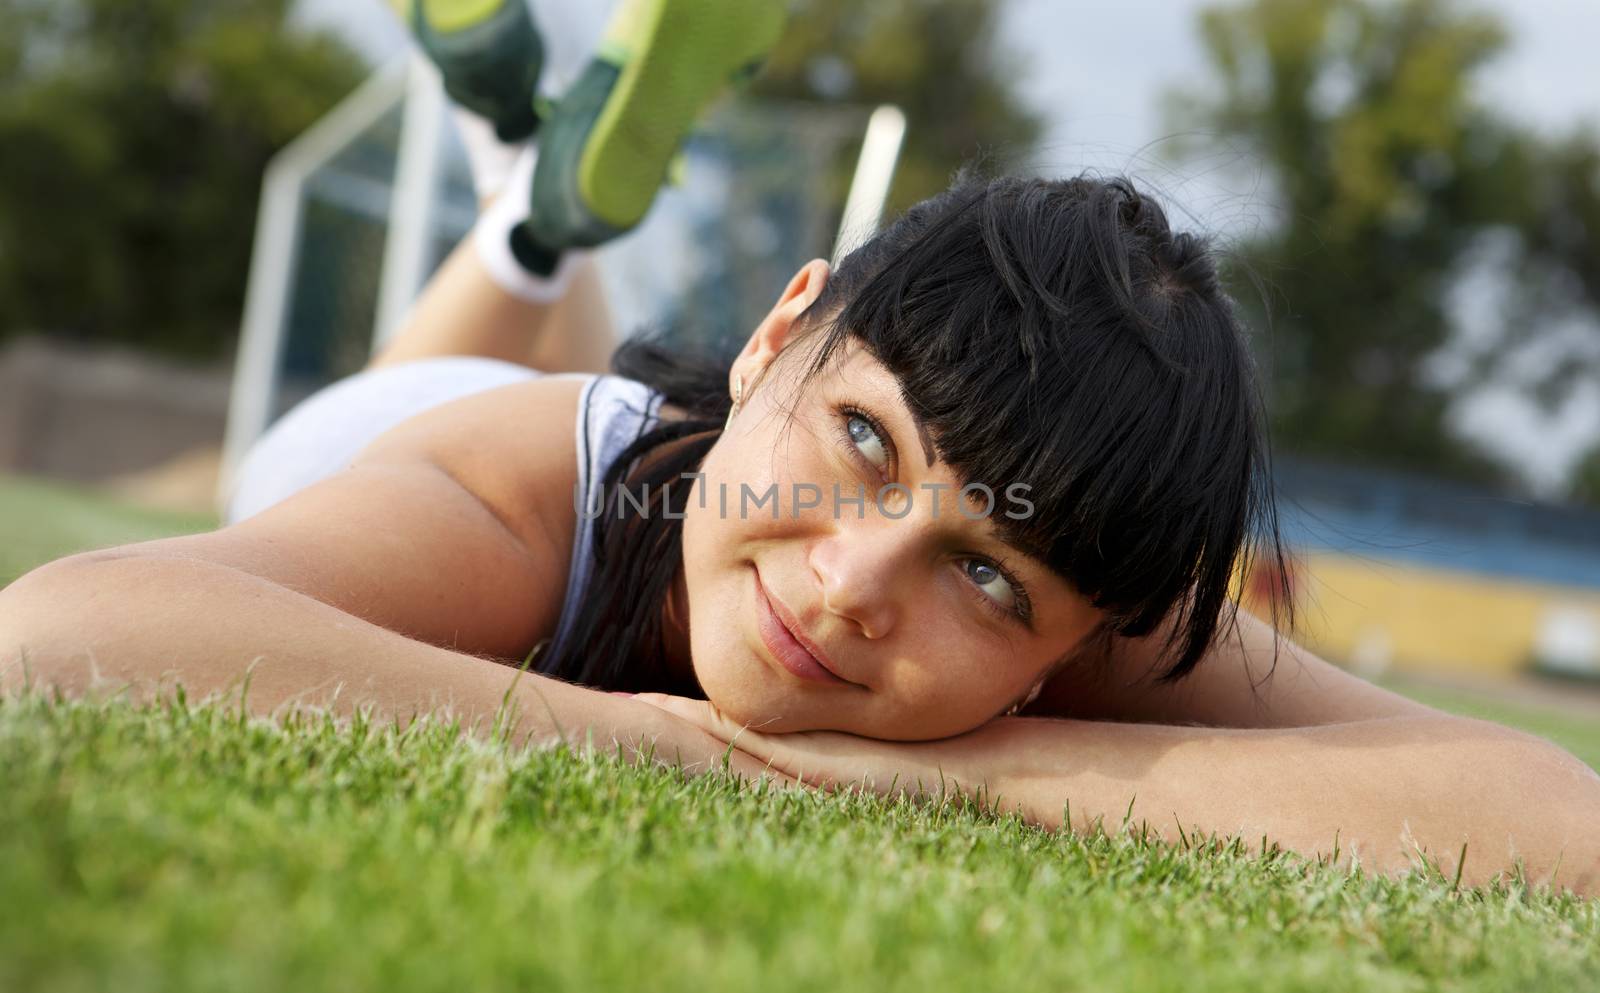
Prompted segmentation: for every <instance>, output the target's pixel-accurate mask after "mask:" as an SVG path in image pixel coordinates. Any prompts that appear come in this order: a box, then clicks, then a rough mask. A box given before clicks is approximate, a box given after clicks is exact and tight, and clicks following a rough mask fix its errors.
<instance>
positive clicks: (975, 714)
mask: <svg viewBox="0 0 1600 993" xmlns="http://www.w3.org/2000/svg"><path fill="white" fill-rule="evenodd" d="M826 276H827V268H826V266H825V265H824V264H823V263H820V262H815V263H812V264H811V265H810V266H808V267H807V268H806V269H805V270H802V271H801V273H800V274H799V275H798V276H796V277H795V281H794V282H792V283H791V284H790V287H789V289H788V290H786V291H785V296H784V298H783V299H781V300H780V301H779V304H778V306H777V307H776V308H775V309H774V310H773V313H772V314H771V315H769V316H768V318H767V320H766V321H764V322H763V323H762V325H761V327H760V328H758V329H757V330H756V332H755V334H754V335H752V337H751V340H750V343H749V344H747V345H746V347H745V350H744V352H742V353H741V355H740V357H739V359H738V361H737V363H736V364H735V366H734V370H733V372H734V374H736V375H740V376H741V377H742V380H743V384H744V391H743V392H744V397H743V405H742V407H741V409H740V411H739V413H738V415H737V416H736V417H735V418H734V420H733V423H732V425H731V426H730V427H729V428H728V430H727V431H726V432H724V434H723V436H722V437H721V439H719V440H718V442H717V444H716V445H715V446H714V447H713V448H712V450H711V452H710V453H709V454H708V455H707V456H706V458H705V461H704V463H703V464H702V472H703V473H704V476H703V478H702V479H701V480H699V481H697V483H696V487H697V490H696V492H695V493H694V494H693V495H692V496H691V498H690V500H689V503H688V508H687V510H686V511H685V518H684V525H683V565H684V568H683V582H684V585H685V588H686V593H687V601H688V615H689V649H690V654H691V657H692V659H693V665H694V673H695V677H696V679H697V680H698V681H699V683H700V686H701V688H702V689H704V690H705V692H706V695H707V696H708V698H709V699H710V700H711V701H712V702H713V703H714V704H716V705H717V707H718V708H719V709H721V710H722V711H723V712H724V713H725V714H727V715H728V716H729V717H731V718H733V719H735V720H738V721H741V722H745V723H748V724H750V725H751V726H753V727H757V728H759V729H761V730H763V731H768V732H790V731H805V730H817V729H828V730H839V731H848V732H852V733H855V734H861V735H866V736H870V737H876V738H887V739H897V740H919V739H928V738H939V737H944V736H947V735H951V734H958V733H961V732H963V731H968V730H971V729H972V728H975V727H977V726H979V725H981V724H983V723H984V722H986V721H988V720H989V719H991V718H993V717H994V716H996V715H997V714H999V713H1000V712H1002V711H1003V710H1005V709H1006V707H1007V706H1009V705H1010V704H1011V703H1013V702H1015V701H1017V700H1018V699H1019V698H1020V697H1021V696H1023V695H1024V694H1025V693H1027V691H1028V690H1029V688H1030V687H1031V686H1032V685H1034V684H1035V683H1036V682H1037V681H1038V680H1040V679H1041V678H1042V677H1043V676H1044V675H1045V674H1046V673H1047V671H1048V669H1049V667H1050V666H1051V663H1053V662H1054V661H1056V660H1057V659H1059V658H1061V657H1062V656H1063V655H1064V654H1065V653H1067V652H1068V651H1069V650H1071V649H1072V648H1073V646H1075V645H1076V644H1077V643H1078V642H1079V640H1080V639H1081V638H1082V637H1083V636H1084V635H1085V634H1087V633H1088V632H1089V631H1090V630H1091V629H1092V628H1093V627H1094V626H1095V624H1096V623H1097V622H1098V621H1099V619H1100V612H1099V611H1097V610H1095V609H1094V608H1092V607H1091V606H1090V605H1089V604H1088V603H1087V601H1086V600H1085V599H1084V598H1083V597H1082V596H1081V595H1079V594H1077V593H1076V592H1075V591H1074V590H1073V589H1072V588H1071V587H1070V586H1069V585H1068V584H1067V583H1066V582H1065V581H1064V580H1062V579H1061V578H1059V577H1058V576H1056V575H1055V574H1053V573H1052V572H1050V571H1049V570H1048V569H1047V568H1046V567H1045V566H1044V564H1043V563H1042V562H1039V561H1036V560H1034V559H1032V558H1031V557H1029V556H1027V555H1025V554H1024V553H1023V552H1021V551H1020V550H1018V549H1016V548H1013V547H1010V546H1008V545H1006V544H1005V543H1004V542H1003V541H1002V540H1001V539H1000V537H999V532H998V529H997V528H996V526H995V520H996V519H998V518H999V516H1000V515H1001V514H1002V513H1005V512H1007V511H1010V512H1012V513H1014V514H1015V513H1025V512H1026V511H1027V506H1028V505H1027V504H1025V503H1022V502H1019V501H1016V500H1013V499H1010V498H1008V496H1007V495H1006V494H1005V493H1003V492H997V493H996V494H995V501H994V504H993V506H992V508H991V509H990V510H989V511H988V513H987V515H986V514H985V513H984V504H985V502H986V501H985V500H984V499H983V498H982V497H981V496H978V495H974V498H973V501H972V502H968V503H966V504H964V505H963V506H961V507H958V506H957V500H958V499H959V498H958V496H957V491H958V490H959V488H960V480H959V479H958V478H957V477H956V475H955V474H954V473H953V472H952V471H951V469H950V467H949V466H947V465H945V464H944V463H943V462H942V461H937V460H934V459H933V456H932V451H933V448H932V444H931V439H929V438H928V437H926V435H925V433H924V432H922V431H920V430H919V426H918V424H917V423H916V421H915V420H914V419H913V418H912V416H911V412H910V411H909V410H908V408H907V407H906V405H905V403H904V401H903V400H902V399H901V398H900V393H899V386H898V383H897V381H896V380H895V378H894V376H893V375H892V374H891V373H890V372H889V371H888V370H887V369H886V368H884V367H883V365H882V364H881V363H879V362H878V361H877V360H876V359H874V358H873V357H872V356H871V354H870V353H868V352H867V351H866V350H865V349H864V348H862V347H861V346H860V345H859V344H858V343H856V342H854V341H852V342H851V343H850V345H849V346H848V347H847V348H846V349H845V350H844V351H843V352H842V353H836V354H835V356H834V357H833V359H832V363H831V365H830V367H829V368H828V369H827V370H826V371H825V372H823V373H821V374H819V375H818V376H816V377H814V378H813V379H812V380H811V382H810V383H809V384H808V385H807V387H806V389H805V390H804V392H803V393H799V394H798V395H797V394H796V384H797V383H798V381H799V376H800V373H801V371H802V370H803V368H804V366H805V364H806V360H807V359H809V357H810V352H811V349H812V348H813V347H814V345H815V342H816V338H815V337H814V336H813V338H812V339H809V340H801V341H798V342H795V341H794V340H793V338H792V337H791V335H790V332H791V331H793V330H794V329H795V319H796V318H797V317H798V316H799V313H800V312H802V311H803V310H804V309H805V306H807V305H808V304H809V303H810V300H811V299H814V298H815V296H816V293H817V292H818V291H820V288H821V282H822V281H823V280H825V279H826ZM791 342H793V344H794V347H792V348H787V349H786V347H785V346H786V345H788V344H790V343H791ZM802 352H804V354H800V353H802ZM774 359H776V361H774ZM758 376H759V377H761V379H760V382H759V383H758V384H757V385H755V387H754V388H752V387H751V384H752V382H753V381H755V380H756V379H757V377H758ZM791 405H792V407H791ZM791 412H792V415H793V417H792V420H791V419H790V418H789V414H790V413H791ZM891 483H893V484H900V486H899V487H896V488H895V489H892V490H888V491H882V490H881V488H882V487H884V486H886V485H888V484H891ZM941 486H942V487H943V488H942V489H940V488H939V487H941ZM901 487H903V489H902V488H901ZM836 491H837V492H838V494H839V496H840V497H841V499H839V500H838V501H836V500H835V497H834V494H835V492H836ZM880 492H883V496H882V497H881V498H880V497H879V495H878V494H879V493H880ZM863 494H864V497H865V498H864V500H862V501H860V502H857V501H856V500H855V498H857V497H858V496H862V495H863ZM1017 495H1019V496H1020V497H1021V498H1022V499H1023V500H1025V499H1026V494H1025V493H1019V494H1017ZM963 511H964V512H963ZM819 656H820V660H821V661H822V662H823V663H824V668H825V669H827V670H831V671H832V674H831V675H830V674H829V673H828V672H826V671H822V670H819V668H818V666H817V665H816V662H814V661H813V659H816V658H818V657H819Z"/></svg>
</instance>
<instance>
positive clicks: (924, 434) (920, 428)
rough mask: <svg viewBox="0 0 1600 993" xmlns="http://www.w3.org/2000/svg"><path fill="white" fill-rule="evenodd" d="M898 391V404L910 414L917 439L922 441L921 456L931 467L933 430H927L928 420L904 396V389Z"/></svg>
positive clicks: (930, 467)
mask: <svg viewBox="0 0 1600 993" xmlns="http://www.w3.org/2000/svg"><path fill="white" fill-rule="evenodd" d="M898 392H899V394H900V406H902V407H904V408H905V409H906V413H908V414H910V415H911V423H912V424H915V425H916V427H917V440H918V441H920V442H922V457H923V458H924V459H926V460H927V462H928V468H929V469H932V468H933V432H931V431H929V430H928V422H927V421H925V420H923V419H922V415H921V414H919V413H917V408H916V405H915V404H913V403H912V402H911V401H910V399H908V398H907V397H906V394H905V391H904V390H899V391H898Z"/></svg>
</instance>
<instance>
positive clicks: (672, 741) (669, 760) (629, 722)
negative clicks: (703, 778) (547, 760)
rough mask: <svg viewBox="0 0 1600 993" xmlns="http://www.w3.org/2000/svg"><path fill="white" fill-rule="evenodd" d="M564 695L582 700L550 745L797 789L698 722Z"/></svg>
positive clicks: (615, 699)
mask: <svg viewBox="0 0 1600 993" xmlns="http://www.w3.org/2000/svg"><path fill="white" fill-rule="evenodd" d="M562 689H563V690H564V691H565V692H567V693H573V694H575V695H576V698H575V699H574V700H570V701H568V702H567V704H566V705H565V706H564V707H563V710H564V711H565V713H564V714H563V720H562V721H561V722H560V725H561V731H560V732H558V733H557V735H555V736H553V737H551V738H550V739H549V740H550V741H551V743H553V742H554V741H556V740H560V741H564V742H566V743H567V745H568V746H569V747H572V748H573V749H575V750H581V749H584V748H585V747H592V748H594V749H596V750H600V751H605V752H608V753H611V754H616V753H617V751H618V749H619V747H620V749H621V754H622V757H623V758H625V759H628V760H629V761H633V762H637V761H641V760H652V761H654V762H656V763H657V764H659V765H664V766H671V767H681V768H682V769H683V771H684V772H686V773H688V774H690V775H695V776H698V775H704V774H705V773H708V772H715V771H717V770H720V769H724V768H726V770H727V771H728V772H729V773H731V774H733V775H735V776H737V777H739V778H740V779H744V780H748V781H750V782H755V781H757V780H759V779H761V778H762V777H765V778H766V780H767V781H768V783H769V784H771V785H772V786H774V787H775V788H778V789H797V788H799V787H800V784H799V783H798V782H796V781H795V780H794V779H793V778H792V777H790V776H787V775H785V774H783V773H782V772H779V771H778V770H776V769H773V768H770V767H769V766H768V765H767V763H766V762H764V761H761V760H758V759H756V758H755V757H753V756H751V755H749V754H748V753H746V752H744V751H742V750H740V749H739V748H738V747H737V746H733V745H730V744H729V743H728V742H726V741H723V740H722V739H720V738H717V737H716V736H715V735H712V734H710V733H708V732H707V731H705V730H704V729H702V728H700V727H698V726H696V725H695V724H694V723H693V722H692V721H687V720H684V719H683V718H681V717H679V716H677V715H674V714H672V713H670V712H666V711H664V710H663V709H661V708H659V707H651V706H645V705H643V704H642V703H637V702H635V701H637V700H638V699H639V698H638V697H633V698H631V699H629V698H624V697H621V696H617V695H614V694H608V693H604V692H601V691H599V690H591V689H587V688H583V687H577V686H568V685H565V684H563V687H562Z"/></svg>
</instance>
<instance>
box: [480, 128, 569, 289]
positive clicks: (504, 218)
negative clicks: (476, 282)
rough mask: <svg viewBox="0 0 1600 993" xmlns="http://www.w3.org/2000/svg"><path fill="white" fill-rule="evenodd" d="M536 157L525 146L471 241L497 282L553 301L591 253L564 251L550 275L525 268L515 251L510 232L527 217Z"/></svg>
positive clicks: (492, 277) (505, 287) (485, 266)
mask: <svg viewBox="0 0 1600 993" xmlns="http://www.w3.org/2000/svg"><path fill="white" fill-rule="evenodd" d="M537 160H538V155H537V153H536V152H535V151H534V149H533V147H532V146H524V147H523V148H522V151H521V153H520V154H519V155H518V156H517V158H516V161H514V162H513V163H512V165H511V168H510V170H509V171H508V172H507V174H506V176H505V181H504V183H503V185H502V188H501V193H500V195H499V197H497V198H496V199H495V201H494V202H493V203H491V204H490V205H489V206H488V207H487V208H486V209H485V210H484V211H483V213H481V214H479V215H478V222H477V223H476V224H475V225H473V228H472V244H473V247H474V248H475V249H476V250H477V252H478V258H479V259H481V260H482V262H483V265H484V268H485V269H487V270H488V272H489V278H491V279H493V280H494V282H495V285H497V286H499V287H500V288H501V289H503V290H505V291H506V292H507V293H509V294H511V295H512V296H514V297H517V298H518V299H521V300H526V301H528V302H529V303H552V302H554V301H556V300H559V299H561V297H562V296H564V295H565V294H566V292H567V287H568V286H569V285H570V284H571V282H572V274H573V273H574V272H576V271H577V268H578V265H579V264H580V263H581V262H582V261H583V260H584V259H585V258H587V257H588V255H589V254H590V253H589V251H588V250H586V249H567V250H566V251H564V252H562V253H561V257H560V260H559V261H558V262H557V263H556V270H555V272H553V273H551V274H550V275H548V276H540V275H538V274H537V273H532V272H529V271H528V270H527V269H524V268H523V267H522V263H520V262H518V261H517V257H516V256H515V255H513V254H512V252H511V231H512V229H513V228H515V227H516V226H517V225H518V224H521V223H522V222H523V221H525V220H527V218H528V210H529V200H530V199H531V198H532V194H533V166H534V163H535V162H536V161H537Z"/></svg>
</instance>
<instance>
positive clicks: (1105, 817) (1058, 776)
mask: <svg viewBox="0 0 1600 993" xmlns="http://www.w3.org/2000/svg"><path fill="white" fill-rule="evenodd" d="M641 699H642V700H643V701H644V702H647V703H651V704H653V705H656V706H660V707H662V708H663V709H665V710H667V711H668V712H670V713H673V714H676V715H677V716H680V717H683V718H684V719H686V720H690V721H693V722H694V723H696V724H697V725H699V726H700V727H702V728H705V729H706V730H707V731H710V732H711V733H712V734H714V735H716V736H717V737H719V738H721V739H722V740H724V741H730V742H733V743H735V744H737V746H738V747H739V749H740V750H741V751H744V752H747V753H749V754H751V755H753V756H754V757H756V758H758V759H761V760H765V761H769V762H771V763H772V765H773V767H774V768H775V769H777V770H779V771H781V772H783V773H785V774H787V775H789V776H793V777H795V778H798V779H802V780H804V781H806V782H808V783H813V784H817V785H830V784H849V783H855V782H863V781H864V782H865V783H866V784H867V785H868V786H869V787H871V788H875V789H877V790H879V791H887V790H889V789H890V788H891V786H893V788H894V789H896V790H903V789H905V788H906V787H907V786H908V785H909V786H911V787H915V786H916V785H917V784H918V783H919V782H920V783H921V784H923V785H924V786H925V787H928V788H930V789H931V788H936V786H934V784H941V783H944V784H948V783H950V782H954V783H957V784H959V785H960V786H962V787H963V788H965V789H968V790H973V789H977V788H980V787H981V788H984V789H986V790H987V793H988V795H989V797H991V798H992V799H995V800H996V801H997V802H998V804H999V806H1000V807H1001V808H1002V809H1003V810H1012V811H1016V812H1018V813H1020V814H1021V815H1022V816H1023V817H1025V818H1026V819H1027V820H1029V821H1031V822H1033V823H1035V824H1039V825H1041V826H1044V827H1049V828H1058V827H1061V826H1063V825H1064V824H1066V820H1067V814H1068V811H1069V810H1070V816H1071V826H1072V827H1073V828H1075V829H1078V830H1086V829H1092V827H1093V826H1094V825H1095V824H1096V823H1099V824H1101V825H1103V826H1104V827H1105V828H1106V830H1108V831H1110V832H1113V833H1114V832H1116V831H1117V830H1119V829H1120V828H1121V827H1122V826H1123V823H1124V818H1126V817H1131V824H1130V825H1129V826H1130V827H1132V828H1134V829H1135V830H1137V829H1138V827H1139V825H1140V824H1141V823H1142V824H1146V825H1148V828H1149V830H1150V831H1151V833H1152V834H1154V835H1156V836H1158V837H1161V838H1164V839H1166V840H1168V841H1172V842H1180V843H1181V842H1183V841H1185V840H1187V841H1190V842H1192V841H1194V840H1195V838H1196V836H1197V834H1198V835H1200V836H1208V837H1209V836H1212V835H1221V836H1223V837H1229V836H1237V837H1239V838H1241V839H1243V841H1244V842H1245V843H1246V844H1247V845H1249V846H1251V847H1252V848H1254V847H1256V846H1258V845H1259V844H1260V843H1261V841H1262V839H1263V838H1265V839H1266V840H1267V841H1269V842H1271V843H1275V844H1277V845H1281V846H1282V847H1284V848H1286V849H1289V850H1291V851H1295V852H1299V853H1301V854H1303V855H1306V856H1311V857H1317V856H1333V855H1334V854H1335V853H1337V855H1338V860H1339V861H1341V862H1344V863H1349V862H1352V861H1359V863H1360V864H1361V865H1362V866H1364V867H1366V868H1367V869H1369V870H1375V871H1378V872H1383V873H1395V872H1399V871H1403V870H1405V869H1407V868H1409V867H1411V866H1413V865H1416V864H1417V863H1418V861H1419V857H1420V856H1426V857H1427V858H1428V859H1429V860H1430V861H1431V862H1433V863H1434V864H1435V865H1437V866H1439V867H1440V868H1441V870H1442V871H1443V872H1444V873H1445V874H1446V875H1447V876H1453V874H1454V873H1455V871H1456V868H1457V864H1458V862H1459V861H1460V858H1461V854H1462V849H1463V846H1465V848H1466V853H1467V854H1466V860H1465V865H1464V867H1463V869H1462V873H1461V878H1462V881H1463V883H1464V884H1466V885H1477V884H1479V883H1483V882H1486V881H1488V880H1489V879H1491V878H1492V877H1493V876H1494V875H1495V874H1496V873H1500V872H1510V871H1512V869H1513V864H1514V863H1515V862H1516V861H1517V860H1519V859H1520V860H1522V862H1523V866H1524V869H1525V870H1526V872H1527V878H1528V879H1529V881H1530V882H1532V883H1551V884H1553V885H1556V886H1562V887H1566V888H1569V889H1572V890H1574V891H1576V892H1579V893H1583V894H1590V893H1600V833H1597V832H1596V831H1595V825H1596V824H1600V777H1597V776H1596V775H1595V773H1594V772H1593V771H1591V770H1590V769H1588V768H1587V767H1586V766H1584V765H1583V763H1581V762H1579V761H1578V760H1577V759H1576V758H1574V757H1572V756H1571V755H1569V754H1567V753H1566V752H1564V751H1562V750H1561V749H1559V748H1556V747H1555V746H1554V745H1551V744H1550V743H1549V742H1546V741H1543V740H1541V739H1539V738H1535V737H1532V736H1530V735H1525V734H1521V733H1519V732H1515V731H1511V730H1509V729H1507V728H1503V727H1500V726H1498V725H1495V724H1491V723H1488V722H1485V721H1475V720H1468V719H1466V718H1458V717H1451V716H1447V715H1432V714H1428V715H1421V716H1399V717H1387V718H1378V719H1373V720H1362V721H1347V722H1343V723H1338V724H1327V725H1321V726H1317V727H1306V728H1293V729H1272V730H1254V729H1234V728H1206V727H1176V726H1168V725H1157V724H1134V723H1113V722H1105V721H1081V720H1060V719H1053V718H1029V717H1015V718H1002V719H999V720H996V721H991V722H990V723H989V724H987V725H984V726H983V727H981V728H979V729H978V730H976V731H972V732H970V733H968V734H964V735H959V736H957V737H954V738H946V739H943V740H940V741H928V742H909V743H908V742H890V741H875V740H872V739H868V738H860V737H857V736H855V735H849V734H842V733H838V732H831V731H811V732H800V733H795V734H761V733H759V732H757V731H752V730H749V729H746V728H742V727H739V726H737V725H734V724H733V723H732V722H730V721H728V720H727V719H726V718H724V717H722V715H721V714H720V713H718V712H716V710H715V708H714V707H712V706H711V705H709V704H707V703H706V702H705V701H698V700H689V699H686V698H682V697H670V696H661V695H657V694H645V695H642V697H641Z"/></svg>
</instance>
